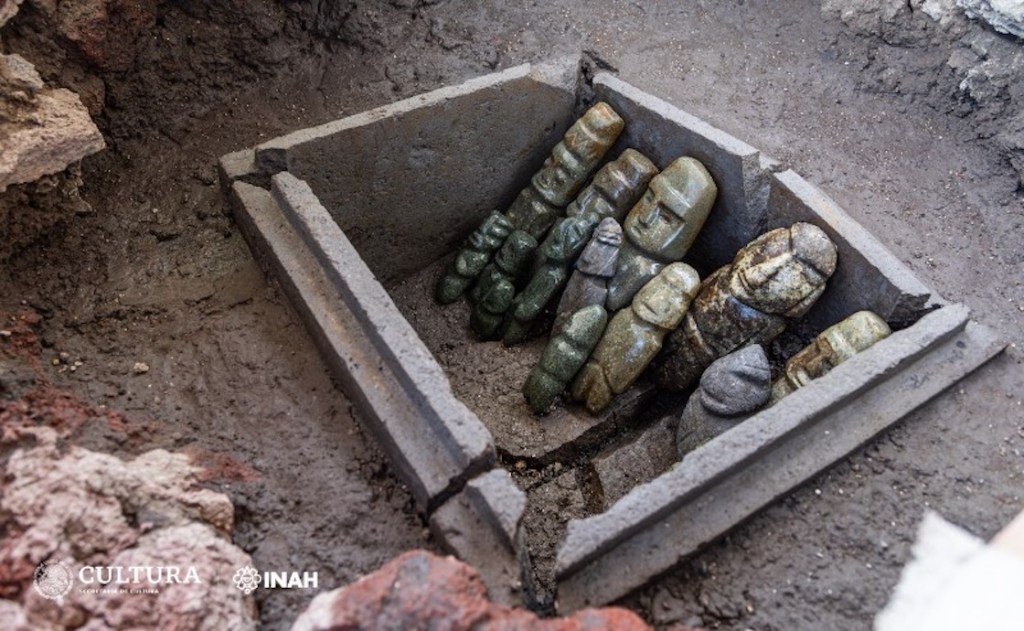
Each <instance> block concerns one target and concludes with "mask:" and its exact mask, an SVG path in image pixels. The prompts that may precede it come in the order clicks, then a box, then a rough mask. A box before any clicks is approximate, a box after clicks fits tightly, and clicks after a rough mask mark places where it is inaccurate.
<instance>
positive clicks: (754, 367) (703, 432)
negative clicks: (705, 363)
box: [676, 344, 772, 458]
mask: <svg viewBox="0 0 1024 631" xmlns="http://www.w3.org/2000/svg"><path fill="white" fill-rule="evenodd" d="M771 380H772V373H771V369H770V368H769V366H768V357H767V356H766V355H765V353H764V349H763V348H761V346H760V345H758V344H751V345H750V346H744V347H743V348H741V349H740V350H738V351H734V352H732V353H729V354H728V355H726V356H725V357H722V358H721V359H718V360H715V362H714V363H712V364H711V366H709V367H708V369H707V370H705V371H704V374H703V375H701V378H700V387H699V388H697V390H696V391H694V393H693V394H692V395H690V400H689V401H688V402H687V403H686V409H685V410H683V415H682V416H680V417H679V426H678V428H677V429H676V448H677V449H678V450H679V457H680V458H682V457H684V456H685V455H686V454H688V453H689V452H691V451H693V450H694V449H696V448H697V447H700V446H701V445H703V444H704V443H706V442H708V441H709V440H711V439H712V438H714V437H715V436H718V435H719V434H721V433H722V432H724V431H726V430H727V429H730V428H732V427H735V426H736V425H737V424H739V423H740V422H741V421H743V420H745V419H746V418H747V417H749V416H750V415H751V414H753V413H754V412H756V411H757V410H759V409H760V408H762V407H763V406H764V405H765V403H767V402H768V393H769V392H770V391H771V383H772V381H771Z"/></svg>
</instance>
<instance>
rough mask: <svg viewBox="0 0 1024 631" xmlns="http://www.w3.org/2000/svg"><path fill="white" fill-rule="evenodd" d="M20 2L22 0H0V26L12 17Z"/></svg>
mask: <svg viewBox="0 0 1024 631" xmlns="http://www.w3.org/2000/svg"><path fill="white" fill-rule="evenodd" d="M21 2H22V0H0V26H3V25H4V24H7V20H9V19H11V18H13V17H14V15H15V14H16V13H17V12H18V6H19V5H20V4H21Z"/></svg>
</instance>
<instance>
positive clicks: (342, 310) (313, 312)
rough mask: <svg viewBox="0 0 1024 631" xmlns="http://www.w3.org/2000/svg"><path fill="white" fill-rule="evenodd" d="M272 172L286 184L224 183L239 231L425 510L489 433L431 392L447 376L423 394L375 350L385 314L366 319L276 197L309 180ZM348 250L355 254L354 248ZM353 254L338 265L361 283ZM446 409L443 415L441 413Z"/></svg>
mask: <svg viewBox="0 0 1024 631" xmlns="http://www.w3.org/2000/svg"><path fill="white" fill-rule="evenodd" d="M289 177H290V176H289ZM292 180H294V178H292ZM279 181H282V182H285V185H284V186H285V188H283V189H282V188H278V190H277V195H276V197H275V196H274V195H272V194H271V193H269V192H267V191H265V190H263V189H260V188H258V187H255V186H252V185H249V184H245V183H244V182H235V183H234V184H233V185H232V197H233V201H234V203H235V214H236V217H237V218H238V220H239V224H240V226H241V227H242V230H243V234H245V236H246V238H247V239H248V240H249V244H250V247H251V248H252V250H253V251H254V252H255V253H257V257H258V258H260V259H261V261H262V262H263V263H264V265H265V267H269V268H271V269H272V270H273V271H274V272H275V276H276V277H277V278H278V280H279V282H280V283H281V285H282V287H283V288H284V289H285V292H286V293H287V294H288V295H289V298H291V301H292V304H293V305H295V307H296V309H297V310H298V311H299V314H300V315H301V316H302V317H303V319H304V320H305V321H306V325H307V327H308V329H309V331H310V333H311V334H312V335H313V337H314V339H315V341H316V342H317V344H318V346H319V347H320V349H321V351H322V352H323V353H324V357H325V358H326V359H327V361H328V363H329V364H330V365H331V367H332V368H333V369H334V372H335V374H336V375H337V376H338V377H339V379H340V380H341V383H342V386H343V387H344V389H345V391H346V393H348V395H349V396H350V397H351V399H352V401H353V402H354V403H355V404H356V406H357V407H358V408H359V410H360V412H361V413H362V414H363V415H364V417H365V418H366V419H367V423H366V426H367V428H368V429H369V431H370V432H371V433H372V434H373V435H374V436H375V437H376V439H377V440H378V443H379V444H380V445H381V446H382V448H383V449H384V450H385V452H386V453H387V454H388V455H389V457H390V458H391V461H392V462H393V463H394V464H395V466H396V468H397V469H398V472H399V474H400V476H401V477H402V478H403V480H404V481H405V482H406V483H407V484H408V485H409V488H410V490H411V491H412V493H413V496H414V497H415V498H416V499H417V501H418V502H419V504H420V506H421V508H423V509H424V510H427V511H429V510H431V509H432V508H433V507H434V506H436V505H437V504H439V503H440V502H443V501H444V500H445V499H446V498H447V497H448V496H450V495H451V494H452V493H453V492H456V491H457V490H458V489H459V488H461V487H462V485H463V484H464V483H465V481H466V479H467V478H468V477H469V476H471V475H473V474H474V473H477V472H479V471H483V470H486V469H488V468H489V467H490V466H491V464H492V463H493V460H494V450H493V447H492V446H491V445H490V442H489V440H488V439H489V436H488V435H487V433H486V431H482V428H481V427H479V421H476V423H475V424H474V423H473V421H474V420H475V418H474V417H472V415H471V413H468V410H465V407H464V406H462V405H461V404H460V403H458V402H457V401H455V400H454V399H452V400H451V401H450V402H449V403H450V404H449V406H448V408H447V409H446V410H445V411H444V412H442V411H441V410H442V409H444V408H443V406H442V407H439V406H438V405H436V404H437V401H438V398H443V397H444V396H445V394H446V393H447V392H448V390H447V387H446V382H441V381H438V380H434V381H433V382H432V383H433V384H434V385H435V386H437V387H438V388H440V390H439V391H438V392H435V393H433V394H432V395H431V396H430V397H429V398H428V397H425V396H424V395H423V393H421V392H419V391H417V390H415V388H410V383H411V381H410V377H409V375H408V374H406V373H405V372H404V371H403V370H401V369H400V368H398V369H397V370H396V368H397V363H396V362H395V360H394V357H393V356H388V355H387V354H382V352H381V347H380V346H379V344H380V341H379V340H380V337H381V331H380V326H385V325H384V324H382V323H387V322H388V321H389V320H388V318H387V317H386V316H385V317H384V318H383V320H381V321H379V323H378V325H377V326H376V327H368V325H367V323H366V320H365V313H363V314H362V315H357V313H355V311H354V308H355V309H358V308H359V305H360V304H361V303H359V302H356V303H355V307H352V306H350V304H349V302H347V301H346V300H345V299H344V295H345V293H346V291H349V292H350V291H351V290H350V289H349V290H346V289H345V286H344V285H343V286H339V281H338V278H337V277H336V276H334V275H332V273H329V272H328V270H327V269H325V268H324V266H323V265H322V261H321V260H318V259H317V257H316V256H315V255H314V254H313V252H311V251H310V249H309V248H308V247H307V245H306V243H305V242H304V241H303V238H302V236H301V235H300V234H299V232H298V231H297V230H296V229H295V226H294V225H293V224H292V220H291V219H290V218H289V216H288V215H289V213H288V212H286V211H285V210H284V209H283V208H282V207H281V205H280V204H279V203H278V200H282V199H283V200H286V201H287V203H288V204H289V207H290V208H291V209H292V210H294V208H295V207H300V208H301V207H303V206H304V205H305V204H312V203H314V202H315V197H313V196H312V194H311V193H310V192H309V191H308V187H307V188H306V189H305V194H301V193H303V191H301V187H299V190H296V189H295V188H289V187H288V185H287V183H288V182H290V181H289V180H288V178H282V179H281V180H279ZM291 184H294V182H291ZM307 195H308V196H307ZM307 210H310V209H308V208H307ZM310 212H315V210H310ZM339 247H340V248H344V247H345V246H344V245H340V246H339ZM348 247H349V248H351V246H348ZM348 255H349V256H355V255H354V250H349V251H348ZM355 259H356V260H354V261H353V260H346V262H347V263H351V264H352V265H353V266H354V267H355V268H356V269H355V270H354V271H353V270H346V271H347V272H348V273H349V276H348V278H352V277H353V276H352V275H353V274H354V275H355V276H356V277H357V278H358V279H359V280H362V281H364V282H367V283H368V282H369V280H372V276H369V280H367V278H366V277H367V275H368V274H369V272H368V271H367V270H365V267H362V269H359V268H360V267H361V264H360V263H359V262H358V256H355ZM336 262H337V261H336ZM328 269H329V268H328ZM354 282H358V281H354ZM348 287H351V285H348ZM382 292H383V290H380V291H379V292H377V294H376V295H380V293H382ZM393 308H394V307H393V305H392V309H393ZM403 322H404V320H403ZM392 323H394V322H393V321H392ZM368 328H371V329H374V330H373V331H368ZM413 337H415V336H413ZM399 352H401V351H399ZM448 412H450V413H451V414H452V416H451V417H449V416H446V414H447V413H448Z"/></svg>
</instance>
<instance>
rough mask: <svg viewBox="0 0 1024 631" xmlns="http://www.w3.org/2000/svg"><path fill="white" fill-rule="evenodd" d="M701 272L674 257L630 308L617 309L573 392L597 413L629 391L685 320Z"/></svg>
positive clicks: (593, 412) (574, 384)
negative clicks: (666, 338) (672, 332)
mask: <svg viewBox="0 0 1024 631" xmlns="http://www.w3.org/2000/svg"><path fill="white" fill-rule="evenodd" d="M699 287H700V278H699V277H698V276H697V272H696V271H695V270H694V269H693V268H692V267H690V266H689V265H687V264H686V263H672V264H670V265H668V266H667V267H665V269H663V270H661V272H659V273H658V275H657V276H655V277H654V278H653V279H651V280H650V281H648V283H647V284H646V285H644V286H643V287H642V288H641V289H640V291H638V292H637V293H636V296H634V298H633V303H632V305H631V308H629V309H623V310H622V311H619V312H618V313H616V314H615V316H614V317H613V318H612V320H611V322H609V323H608V328H607V329H605V332H604V335H603V336H602V337H601V341H600V342H598V343H597V348H595V349H594V354H593V355H591V357H590V360H589V361H587V364H586V365H585V366H584V367H583V370H581V371H580V374H579V375H578V376H577V377H576V380H575V381H574V382H573V384H572V395H573V397H574V398H576V400H578V401H583V402H585V404H586V406H587V409H588V410H589V411H590V412H591V413H592V414H596V413H598V412H600V411H601V410H603V409H605V408H606V407H607V406H608V404H609V403H611V400H612V397H614V396H615V395H616V394H621V393H622V392H625V391H626V389H627V388H629V387H630V386H631V385H633V382H635V381H636V380H637V378H638V377H639V376H640V373H642V372H643V371H644V369H645V368H647V365H648V364H650V363H651V360H652V359H654V356H655V355H657V354H658V351H660V350H661V344H662V341H663V340H664V339H665V336H666V335H668V334H669V332H670V331H672V329H674V328H676V327H677V326H678V325H679V323H680V321H682V319H683V316H684V314H685V313H686V310H687V308H688V307H689V306H690V301H691V300H693V297H694V296H695V295H696V294H697V289H698V288H699Z"/></svg>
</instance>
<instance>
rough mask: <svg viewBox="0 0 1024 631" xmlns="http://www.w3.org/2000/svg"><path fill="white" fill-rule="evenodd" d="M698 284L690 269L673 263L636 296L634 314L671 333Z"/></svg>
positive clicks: (695, 274)
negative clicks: (669, 330) (670, 330)
mask: <svg viewBox="0 0 1024 631" xmlns="http://www.w3.org/2000/svg"><path fill="white" fill-rule="evenodd" d="M698 284H699V279H698V278H697V272H695V271H694V270H693V268H692V267H690V266H689V265H686V264H684V263H673V264H672V265H669V266H668V267H666V268H665V269H663V270H662V271H661V272H660V273H659V274H658V275H657V276H655V277H654V278H653V279H652V280H651V281H650V282H648V283H647V284H646V285H644V286H643V287H642V288H641V289H640V291H638V292H637V294H636V296H635V297H634V298H633V312H634V313H636V315H637V316H638V317H639V318H640V319H641V320H643V321H645V322H649V323H650V324H653V325H655V326H657V327H660V328H663V329H674V328H675V327H676V326H678V325H679V323H680V322H681V321H682V319H683V315H684V314H685V313H686V309H687V307H689V306H690V300H692V298H693V295H694V294H695V293H696V291H697V286H698Z"/></svg>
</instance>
